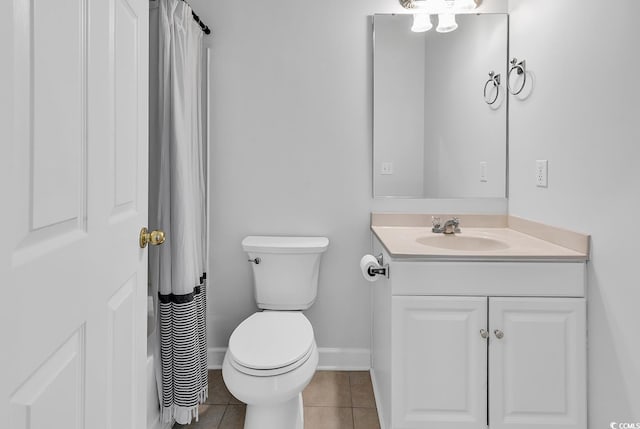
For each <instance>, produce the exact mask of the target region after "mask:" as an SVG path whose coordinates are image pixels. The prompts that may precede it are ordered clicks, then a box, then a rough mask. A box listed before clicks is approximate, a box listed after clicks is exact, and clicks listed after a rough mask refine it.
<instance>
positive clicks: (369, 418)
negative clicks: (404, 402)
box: [353, 408, 380, 429]
mask: <svg viewBox="0 0 640 429" xmlns="http://www.w3.org/2000/svg"><path fill="white" fill-rule="evenodd" d="M353 423H354V429H380V420H378V412H377V411H376V409H375V408H354V409H353Z"/></svg>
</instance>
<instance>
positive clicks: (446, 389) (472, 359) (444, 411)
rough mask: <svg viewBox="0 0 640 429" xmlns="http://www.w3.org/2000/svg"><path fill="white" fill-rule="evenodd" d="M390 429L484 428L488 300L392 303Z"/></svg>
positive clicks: (427, 299) (409, 298) (408, 298)
mask: <svg viewBox="0 0 640 429" xmlns="http://www.w3.org/2000/svg"><path fill="white" fill-rule="evenodd" d="M392 300H393V303H392V326H393V328H392V364H391V365H392V366H391V368H392V371H391V373H392V374H393V375H392V382H391V385H392V396H391V398H392V399H391V401H392V421H393V428H394V429H410V428H414V429H415V428H420V429H477V428H486V426H487V340H486V339H484V338H483V337H482V334H481V330H483V329H487V298H475V297H473V298H467V297H422V296H421V297H416V296H394V297H393V298H392Z"/></svg>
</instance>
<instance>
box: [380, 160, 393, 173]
mask: <svg viewBox="0 0 640 429" xmlns="http://www.w3.org/2000/svg"><path fill="white" fill-rule="evenodd" d="M380 174H393V162H383V163H382V169H381V170H380Z"/></svg>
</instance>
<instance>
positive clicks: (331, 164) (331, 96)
mask: <svg viewBox="0 0 640 429" xmlns="http://www.w3.org/2000/svg"><path fill="white" fill-rule="evenodd" d="M190 3H191V4H192V6H193V8H194V9H195V10H196V11H197V13H198V14H199V15H200V16H201V17H202V19H203V20H204V21H205V22H207V24H209V25H210V26H211V28H212V30H213V32H212V35H211V36H210V37H207V38H206V40H207V44H208V45H209V46H210V48H211V72H210V79H211V94H210V95H211V114H210V121H211V140H210V145H211V152H210V153H211V157H210V168H211V180H212V182H211V187H210V197H211V204H212V212H211V221H210V229H211V232H210V240H211V249H210V250H211V257H210V267H209V280H210V281H209V284H210V289H209V312H208V323H209V338H208V340H209V347H210V348H211V350H212V352H213V353H212V355H211V356H212V360H211V361H210V364H212V365H216V364H217V363H218V362H219V357H220V356H221V351H222V350H223V349H222V348H223V347H226V345H227V342H228V338H229V335H230V334H231V332H232V331H233V329H234V328H235V327H236V326H237V324H238V323H239V322H240V321H242V319H243V318H245V317H246V316H247V315H249V314H250V313H251V312H253V311H255V304H254V298H253V290H252V287H253V286H252V276H251V271H250V269H251V267H250V266H249V264H248V263H247V258H246V255H245V254H244V253H243V252H242V249H241V246H240V242H241V240H242V238H243V237H244V236H246V235H248V234H312V235H326V236H328V237H329V239H330V241H331V244H330V247H329V250H328V251H327V253H326V254H325V256H324V259H323V263H322V268H321V273H320V288H319V293H318V299H317V301H316V304H315V305H314V306H313V307H312V308H311V309H310V310H309V311H308V312H307V315H308V317H309V318H310V320H311V322H312V323H313V326H314V329H315V334H316V339H317V342H318V345H319V346H320V347H322V348H324V349H325V350H324V351H325V352H327V351H328V352H331V351H332V350H327V349H332V348H335V349H337V350H334V351H336V352H337V353H335V355H336V358H337V361H336V365H338V366H341V367H346V366H348V365H349V362H356V363H362V361H363V358H364V359H367V360H366V361H365V364H368V348H369V338H370V293H369V292H370V289H369V288H370V284H369V283H368V282H366V281H364V280H363V279H362V278H361V276H360V272H359V269H358V262H359V259H360V257H361V256H362V255H363V254H365V253H368V252H370V251H371V234H370V232H369V227H368V225H369V213H370V212H371V211H372V210H377V211H391V210H399V211H439V212H448V211H450V210H454V211H459V212H478V211H479V212H486V213H490V212H493V213H496V212H497V213H504V212H506V202H505V200H504V199H489V200H403V201H397V200H391V201H389V200H385V199H379V200H374V199H372V197H371V195H372V188H371V177H372V170H371V159H372V132H371V129H372V80H371V70H372V42H371V20H370V17H369V16H370V15H372V14H374V13H391V12H402V11H403V9H402V8H401V7H400V6H399V4H398V2H397V1H396V0H353V1H349V2H345V1H340V0H326V1H317V2H299V1H294V0H272V1H269V2H241V1H220V2H211V1H208V0H192V1H191V2H190ZM505 5H506V2H505V1H504V0H496V1H489V0H485V2H484V5H483V6H484V8H485V9H487V10H494V11H495V10H502V11H505V10H506V6H505ZM216 351H218V352H219V353H216ZM327 355H331V353H323V354H322V356H324V357H326V356H327ZM351 358H353V360H350V359H351ZM321 359H324V358H321ZM323 362H324V365H325V366H331V365H330V364H327V361H326V360H324V361H322V360H321V364H323Z"/></svg>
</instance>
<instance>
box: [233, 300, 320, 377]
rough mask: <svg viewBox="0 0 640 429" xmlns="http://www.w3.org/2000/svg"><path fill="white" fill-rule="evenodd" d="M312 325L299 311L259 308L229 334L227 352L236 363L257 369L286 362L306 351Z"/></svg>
mask: <svg viewBox="0 0 640 429" xmlns="http://www.w3.org/2000/svg"><path fill="white" fill-rule="evenodd" d="M312 347H313V327H312V326H311V323H310V322H309V320H307V318H306V317H304V315H303V314H302V313H300V312H297V311H296V312H288V311H263V312H260V313H255V314H253V315H251V316H249V317H248V318H247V319H246V320H245V321H244V322H242V323H241V324H240V325H239V326H238V327H237V328H236V329H235V331H233V334H231V338H230V339H229V353H230V354H231V357H232V358H233V360H234V361H235V362H237V363H238V364H240V365H242V366H244V367H247V368H251V369H258V370H266V369H274V368H282V367H286V366H289V365H291V364H293V363H295V362H297V361H299V360H300V359H302V358H304V357H305V356H307V355H308V354H309V351H310V349H311V348H312Z"/></svg>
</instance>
